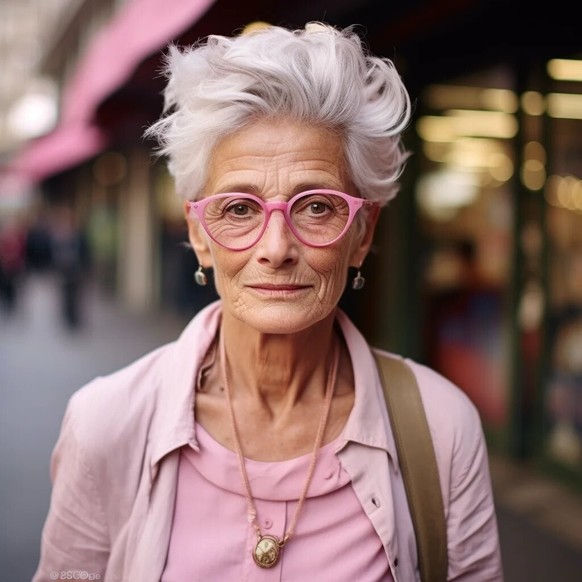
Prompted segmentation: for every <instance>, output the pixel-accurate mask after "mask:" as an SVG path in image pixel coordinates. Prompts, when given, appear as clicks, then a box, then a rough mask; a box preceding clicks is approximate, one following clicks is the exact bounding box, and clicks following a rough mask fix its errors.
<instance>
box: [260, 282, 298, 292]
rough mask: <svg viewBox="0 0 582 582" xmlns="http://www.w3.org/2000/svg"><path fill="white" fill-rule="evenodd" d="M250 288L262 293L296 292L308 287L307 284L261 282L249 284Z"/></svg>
mask: <svg viewBox="0 0 582 582" xmlns="http://www.w3.org/2000/svg"><path fill="white" fill-rule="evenodd" d="M249 287H250V288H251V289H254V290H255V291H259V292H263V293H296V292H298V291H303V290H304V289H308V288H309V285H289V284H286V285H272V284H266V283H262V284H259V285H249Z"/></svg>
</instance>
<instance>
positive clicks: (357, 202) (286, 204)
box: [186, 188, 378, 251]
mask: <svg viewBox="0 0 582 582" xmlns="http://www.w3.org/2000/svg"><path fill="white" fill-rule="evenodd" d="M313 194H328V195H334V196H339V197H340V198H342V199H343V200H345V202H346V203H347V205H348V210H349V215H348V220H347V221H346V224H345V226H344V228H343V230H342V231H341V232H340V234H338V236H336V237H335V238H334V239H333V240H331V241H330V242H326V243H310V242H308V241H306V240H305V239H304V238H303V237H302V236H301V235H300V234H299V233H298V232H297V230H296V228H295V227H294V225H293V221H292V220H291V216H290V208H291V207H292V206H293V204H294V203H295V202H296V201H297V200H299V199H301V198H303V197H305V196H309V195H313ZM232 196H236V197H239V198H242V199H245V200H253V201H254V202H256V203H257V204H259V206H260V207H261V208H262V209H263V212H264V213H265V220H264V221H263V225H262V227H261V229H260V232H259V234H258V235H257V237H256V239H255V240H254V241H253V242H252V243H251V244H249V245H246V246H244V247H241V248H235V249H233V248H231V247H229V246H227V245H225V244H224V243H221V242H220V241H219V240H217V239H216V238H215V237H214V236H213V235H212V233H211V232H210V229H209V227H208V225H207V224H206V220H205V218H204V209H205V208H206V206H207V205H208V204H209V203H210V202H212V201H213V200H216V199H217V198H228V197H232ZM377 204H378V203H377V202H374V201H372V200H366V199H365V198H357V197H356V196H350V194H346V193H345V192H340V191H338V190H329V189H325V188H320V189H312V190H305V191H304V192H299V193H298V194H295V195H294V196H292V197H291V198H290V199H289V200H273V201H271V202H267V201H265V200H263V199H261V198H259V197H258V196H256V195H254V194H249V193H245V192H224V193H219V194H212V195H211V196H207V197H206V198H201V199H200V200H189V201H188V202H186V205H187V208H188V217H189V218H196V219H198V221H199V222H200V224H201V225H202V228H203V229H204V230H205V232H206V234H207V235H208V236H209V237H210V238H211V239H212V240H213V241H214V242H215V243H216V244H217V245H220V246H221V247H223V248H225V249H228V250H230V251H246V250H248V249H250V248H251V247H253V246H255V245H256V244H257V243H258V242H259V241H260V240H261V238H262V236H263V234H265V230H267V226H268V224H269V220H270V219H271V214H272V213H273V211H274V210H280V211H281V212H282V213H283V216H284V218H285V222H286V223H287V226H288V227H289V230H290V231H291V232H292V233H293V235H294V236H295V238H296V239H297V240H298V241H299V242H301V243H303V244H304V245H307V246H309V247H313V248H322V247H328V246H330V245H332V244H334V243H335V242H337V241H338V240H340V239H341V238H342V237H343V236H344V235H345V234H346V232H347V231H348V230H349V228H350V226H352V223H353V222H354V218H355V217H356V214H357V213H358V211H359V210H361V209H362V208H363V207H364V206H369V207H370V206H377Z"/></svg>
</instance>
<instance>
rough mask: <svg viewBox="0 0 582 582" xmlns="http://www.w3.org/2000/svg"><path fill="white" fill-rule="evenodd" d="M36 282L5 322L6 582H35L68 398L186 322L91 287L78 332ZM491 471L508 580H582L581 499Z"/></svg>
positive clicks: (1, 424)
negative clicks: (119, 302)
mask: <svg viewBox="0 0 582 582" xmlns="http://www.w3.org/2000/svg"><path fill="white" fill-rule="evenodd" d="M31 283H32V284H31V285H30V286H29V287H27V288H26V289H25V294H24V296H23V297H22V304H21V307H20V310H19V312H18V313H16V314H15V316H14V317H13V318H11V319H10V320H6V319H3V318H2V317H0V466H1V467H2V479H1V480H0V580H7V581H8V580H9V581H10V582H29V580H30V577H31V575H32V573H33V571H34V568H35V566H36V563H37V561H38V549H39V547H40V532H41V528H42V524H43V522H44V518H45V516H46V511H47V509H48V502H49V494H50V483H49V458H50V452H51V450H52V447H53V446H54V442H55V440H56V437H57V435H58V431H59V428H60V422H61V419H62V414H63V412H64V407H65V405H66V402H67V400H68V398H69V397H70V395H71V394H72V393H73V392H74V391H75V390H76V389H77V388H79V387H80V386H81V385H83V384H84V383H85V382H87V381H89V380H91V379H92V378H93V377H95V376H97V375H99V374H106V373H109V372H112V371H114V370H116V369H118V368H119V367H121V366H124V365H126V364H128V363H130V362H131V361H133V360H134V359H136V358H137V357H139V356H141V355H143V354H145V353H146V352H147V351H149V350H151V349H153V348H155V347H157V346H159V345H161V344H163V343H165V342H167V341H171V340H173V339H174V338H175V337H176V336H177V335H178V334H179V333H180V331H181V329H182V328H183V327H184V325H185V323H186V322H185V321H184V319H182V318H180V317H178V316H174V315H171V314H167V313H165V314H153V315H149V316H143V315H139V314H131V313H127V312H125V311H123V310H121V309H119V308H118V307H116V306H115V305H113V304H111V303H109V302H107V301H104V300H103V299H102V298H100V297H99V295H98V294H97V293H95V291H94V290H90V292H89V294H88V295H87V297H86V298H85V299H86V301H85V316H86V325H85V326H84V327H83V328H82V329H80V330H78V331H76V332H74V333H70V332H68V331H67V330H66V329H64V328H63V326H62V325H61V324H60V321H59V315H58V296H57V295H56V289H55V287H54V285H53V282H52V281H51V280H50V278H47V279H39V280H33V281H32V282H31ZM491 474H492V480H493V484H494V492H495V499H496V504H497V507H498V521H499V530H500V536H501V543H502V553H503V560H504V568H505V582H578V580H582V495H577V494H575V493H574V492H572V491H570V490H568V489H567V488H565V487H564V486H562V485H560V484H558V483H556V482H553V481H551V480H549V479H548V478H546V477H544V476H542V475H540V474H539V473H537V472H535V471H532V470H531V469H529V468H528V467H527V466H525V465H517V464H515V463H513V462H511V461H510V460H508V459H506V458H504V457H500V456H498V455H493V454H492V455H491ZM354 582H359V581H354ZM475 582H480V581H475Z"/></svg>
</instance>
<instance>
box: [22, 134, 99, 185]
mask: <svg viewBox="0 0 582 582" xmlns="http://www.w3.org/2000/svg"><path fill="white" fill-rule="evenodd" d="M106 147H107V137H106V135H105V134H104V133H103V131H102V130H100V129H99V128H97V127H94V126H91V125H83V124H76V125H73V124H69V125H68V126H61V127H59V128H57V129H56V130H55V131H53V132H52V133H50V134H48V135H46V136H43V137H41V138H38V139H36V140H34V141H32V142H30V143H28V144H27V146H26V148H25V149H24V150H23V152H22V153H21V154H20V156H18V157H17V159H16V160H15V161H14V162H13V163H12V164H11V165H12V169H13V171H16V172H18V173H20V174H23V175H25V176H28V177H29V178H30V179H32V180H34V181H41V180H44V179H45V178H48V177H49V176H52V175H54V174H58V173H59V172H62V171H64V170H67V169H69V168H72V167H74V166H76V165H78V164H80V163H82V162H84V161H85V160H87V159H89V158H91V157H93V156H94V155H96V154H98V153H99V152H101V151H103V150H104V149H105V148H106Z"/></svg>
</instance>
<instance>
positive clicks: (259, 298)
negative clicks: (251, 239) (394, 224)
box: [188, 120, 378, 333]
mask: <svg viewBox="0 0 582 582" xmlns="http://www.w3.org/2000/svg"><path fill="white" fill-rule="evenodd" d="M314 188H326V189H330V190H339V191H341V192H346V193H347V194H351V195H357V193H356V192H355V189H354V186H353V184H352V183H351V180H350V178H349V175H348V171H347V168H346V164H345V161H344V155H343V145H342V141H341V138H340V137H339V136H338V135H337V134H335V133H333V132H330V131H327V130H325V129H322V128H318V127H315V126H313V125H309V124H305V123H300V122H295V121H289V120H262V121H257V122H255V123H251V124H249V125H248V126H246V127H244V128H243V129H242V130H240V131H238V132H236V133H234V134H232V135H230V136H228V137H226V138H225V139H223V140H222V141H221V142H219V144H218V146H217V147H216V148H215V150H214V153H213V156H212V158H211V163H210V167H209V173H208V180H207V183H206V187H205V189H204V191H203V196H204V197H206V196H210V195H212V194H219V193H224V192H243V193H250V194H255V195H256V196H259V197H261V198H263V199H264V200H288V199H289V198H291V197H292V196H293V195H294V194H297V193H299V192H303V191H305V190H310V189H314ZM377 214H378V213H377V211H372V212H370V213H369V214H368V218H367V227H366V231H365V232H364V234H363V235H362V234H361V232H358V231H359V229H358V227H357V224H356V223H355V222H354V224H352V226H351V227H350V229H349V230H348V232H347V233H346V235H345V236H344V237H343V238H342V239H340V240H339V241H337V242H336V243H334V244H332V245H330V246H328V247H323V248H321V247H320V248H313V247H309V246H307V245H305V244H303V243H302V242H300V241H299V240H298V239H297V238H296V237H295V236H294V235H293V233H292V232H291V231H290V230H289V227H288V226H287V224H286V222H285V218H284V216H283V213H282V212H279V211H274V212H273V213H272V214H271V218H270V220H269V223H268V226H267V229H266V230H265V232H264V234H263V236H262V238H261V239H260V240H259V242H258V243H257V244H256V245H254V246H253V247H251V248H250V249H247V250H244V251H232V250H228V249H225V248H223V247H221V246H219V245H217V244H216V243H214V242H213V241H212V240H210V239H209V238H208V236H207V235H206V233H205V232H204V231H203V229H202V227H201V226H200V224H199V222H198V221H197V220H196V219H189V220H188V225H189V234H190V241H191V243H192V246H193V247H194V250H195V252H196V255H197V257H198V260H199V262H200V264H201V265H202V266H203V267H212V268H213V269H214V281H215V284H216V289H217V291H218V294H219V295H220V297H221V299H222V301H223V310H224V316H225V317H229V316H233V317H234V318H236V319H238V320H240V321H242V322H244V323H246V324H248V325H250V326H252V327H253V328H255V329H257V330H259V331H261V332H263V333H293V332H298V331H303V330H305V329H307V328H308V327H310V326H313V325H315V324H317V323H318V322H320V321H322V320H323V319H325V318H326V317H328V316H329V315H331V314H332V313H333V312H334V310H335V308H336V306H337V304H338V301H339V299H340V297H341V294H342V292H343V290H344V287H345V284H346V278H347V271H348V267H349V266H355V267H359V266H360V265H361V263H362V262H363V260H364V257H365V256H366V253H367V251H368V249H369V246H370V244H371V241H372V236H373V229H374V226H375V223H376V220H377ZM358 234H359V236H358Z"/></svg>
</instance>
